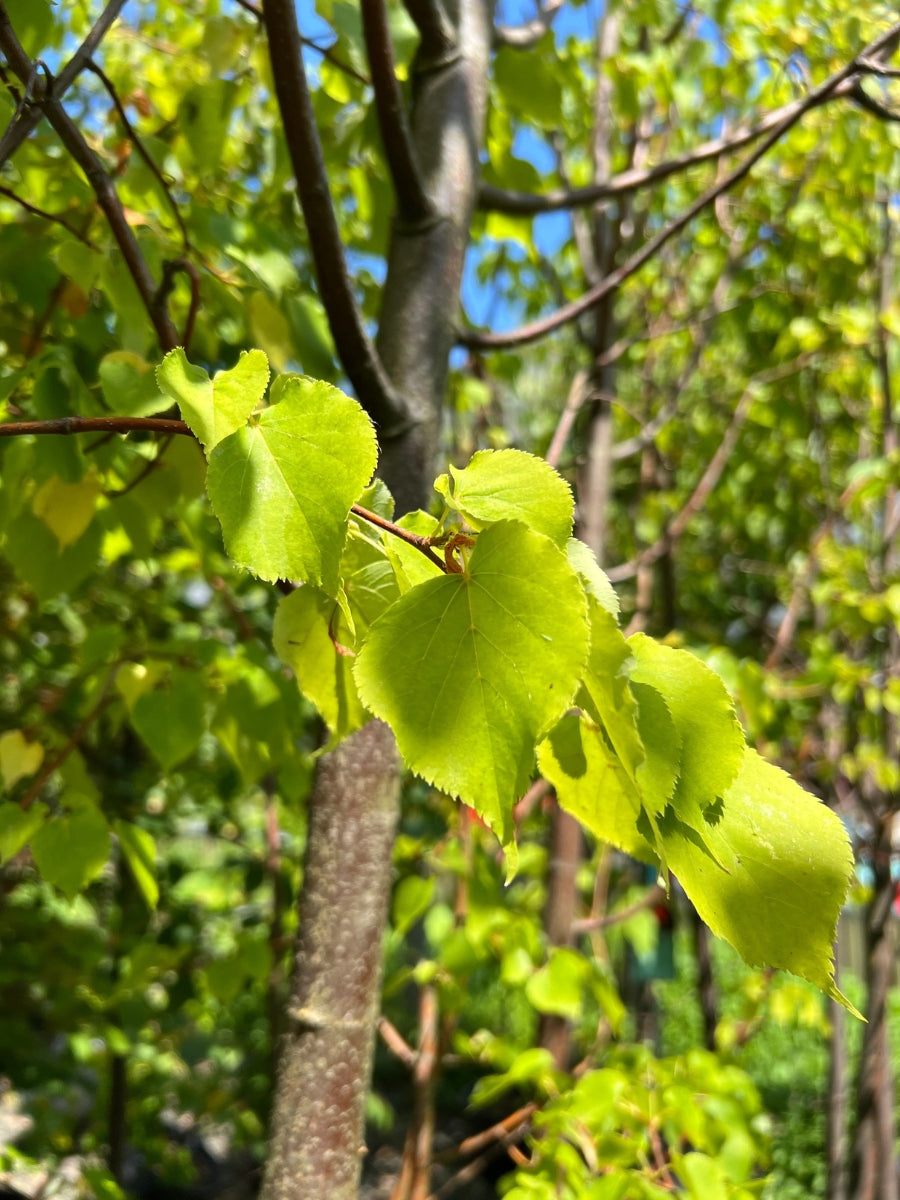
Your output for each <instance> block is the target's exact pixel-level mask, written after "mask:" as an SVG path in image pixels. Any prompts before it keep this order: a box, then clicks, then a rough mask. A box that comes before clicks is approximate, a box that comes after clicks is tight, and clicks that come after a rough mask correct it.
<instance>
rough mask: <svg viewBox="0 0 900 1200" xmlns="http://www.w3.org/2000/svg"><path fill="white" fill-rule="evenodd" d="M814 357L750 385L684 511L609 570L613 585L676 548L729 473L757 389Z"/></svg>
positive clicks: (782, 366) (805, 356)
mask: <svg viewBox="0 0 900 1200" xmlns="http://www.w3.org/2000/svg"><path fill="white" fill-rule="evenodd" d="M811 358H812V354H811V353H804V354H800V355H798V356H797V358H795V359H793V360H792V361H791V362H789V363H782V364H780V365H779V366H777V367H773V368H772V369H771V370H770V371H763V372H761V373H760V374H759V375H757V376H756V377H755V378H754V379H752V380H751V381H750V383H748V384H747V386H746V388H744V391H743V394H742V396H741V398H740V400H739V401H738V403H737V407H736V408H735V410H734V413H733V414H732V417H731V421H730V422H729V425H728V428H727V429H726V430H725V434H724V436H723V438H722V440H721V442H720V443H719V445H718V446H717V448H716V452H715V454H713V456H712V458H711V459H710V460H709V462H708V463H707V465H706V470H705V471H704V472H703V474H702V475H701V477H700V481H699V483H698V484H697V486H696V487H695V488H694V490H693V492H691V494H690V496H689V497H688V499H687V501H686V502H685V504H684V506H683V507H682V508H681V510H680V512H678V513H677V514H676V515H675V516H674V517H673V518H672V520H671V521H670V522H669V524H668V525H667V526H666V530H665V532H664V533H663V534H662V536H661V537H658V538H657V539H656V541H655V542H654V543H653V544H652V545H651V546H648V547H647V548H646V549H645V550H642V551H641V553H640V554H639V555H638V556H637V558H635V559H633V560H632V561H631V562H627V563H622V564H621V565H620V566H618V567H610V568H608V569H607V572H606V574H607V575H608V576H609V579H610V582H612V583H621V581H622V580H623V579H631V578H633V577H634V576H635V575H636V574H637V573H638V571H639V570H640V568H641V567H646V566H650V565H651V564H652V563H655V562H656V561H657V560H658V559H660V558H662V556H663V555H664V554H667V553H668V552H669V551H670V550H671V549H672V546H673V544H674V543H675V542H676V541H677V540H678V539H679V538H680V537H681V535H682V534H683V533H684V531H685V530H686V529H687V527H688V525H689V524H690V522H691V520H692V519H693V518H694V517H695V516H696V515H697V513H698V512H699V511H700V510H701V508H702V507H703V505H704V504H705V503H706V501H707V500H708V499H709V495H710V493H711V492H712V490H713V488H714V487H715V486H716V484H717V483H718V482H719V480H720V479H721V477H722V472H723V471H724V470H725V466H726V464H727V462H728V459H729V458H730V457H731V452H732V450H734V447H735V445H736V444H737V440H738V436H739V434H740V432H741V428H742V427H743V424H744V421H746V419H747V416H748V414H749V412H750V405H751V404H752V402H753V400H755V399H756V389H757V387H759V386H761V385H764V384H768V383H775V382H777V381H778V380H779V379H784V378H786V377H787V376H788V375H794V374H796V373H797V371H801V370H802V369H803V368H804V367H805V366H806V365H807V364H808V363H809V361H810V359H811Z"/></svg>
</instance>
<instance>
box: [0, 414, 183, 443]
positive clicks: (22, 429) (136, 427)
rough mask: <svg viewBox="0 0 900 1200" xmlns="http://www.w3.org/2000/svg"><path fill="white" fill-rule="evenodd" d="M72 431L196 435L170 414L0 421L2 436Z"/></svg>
mask: <svg viewBox="0 0 900 1200" xmlns="http://www.w3.org/2000/svg"><path fill="white" fill-rule="evenodd" d="M73 433H184V434H188V435H189V436H193V435H192V434H191V431H190V429H188V427H187V425H186V424H185V423H184V421H175V420H172V419H171V418H169V417H54V418H53V420H50V421H7V422H5V423H0V438H3V437H25V436H26V435H32V436H40V435H43V434H59V435H67V434H73Z"/></svg>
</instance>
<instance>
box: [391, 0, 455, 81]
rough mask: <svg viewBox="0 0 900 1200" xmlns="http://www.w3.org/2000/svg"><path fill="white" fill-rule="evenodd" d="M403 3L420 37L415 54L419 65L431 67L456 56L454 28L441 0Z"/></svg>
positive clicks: (405, 0) (413, 0)
mask: <svg viewBox="0 0 900 1200" xmlns="http://www.w3.org/2000/svg"><path fill="white" fill-rule="evenodd" d="M404 4H405V6H406V11H407V12H408V13H409V15H410V17H411V18H412V21H413V24H414V25H415V27H416V29H418V31H419V37H420V38H421V39H422V40H421V42H420V44H419V53H418V55H417V56H416V57H417V59H418V62H419V65H426V66H427V67H429V68H432V67H436V66H439V65H441V64H442V63H448V62H451V61H452V60H453V59H454V58H456V56H457V54H458V52H459V46H458V43H457V37H456V28H455V26H454V25H453V22H452V21H451V20H450V18H449V17H448V15H447V13H446V11H445V9H444V6H443V4H442V3H441V0H404Z"/></svg>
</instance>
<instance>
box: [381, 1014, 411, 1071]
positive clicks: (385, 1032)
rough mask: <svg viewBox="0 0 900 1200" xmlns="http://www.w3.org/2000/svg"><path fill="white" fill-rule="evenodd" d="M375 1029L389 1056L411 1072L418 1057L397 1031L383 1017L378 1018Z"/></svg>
mask: <svg viewBox="0 0 900 1200" xmlns="http://www.w3.org/2000/svg"><path fill="white" fill-rule="evenodd" d="M375 1028H376V1029H377V1030H378V1033H379V1035H380V1036H381V1040H382V1041H383V1042H384V1044H385V1045H386V1046H387V1048H388V1050H390V1052H391V1054H393V1055H394V1057H395V1058H398V1059H399V1060H400V1062H402V1063H403V1065H404V1066H405V1067H409V1069H410V1070H411V1071H412V1070H413V1069H414V1068H415V1065H416V1059H417V1057H418V1056H417V1055H416V1052H415V1050H413V1048H412V1046H410V1044H409V1042H408V1041H407V1040H406V1038H405V1037H404V1036H403V1034H402V1033H401V1032H400V1031H399V1029H397V1027H396V1026H395V1025H393V1024H391V1022H390V1021H389V1020H388V1019H387V1017H384V1016H381V1017H379V1018H378V1020H377V1022H376V1023H375Z"/></svg>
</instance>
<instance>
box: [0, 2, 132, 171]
mask: <svg viewBox="0 0 900 1200" xmlns="http://www.w3.org/2000/svg"><path fill="white" fill-rule="evenodd" d="M124 5H125V0H110V3H109V4H107V6H106V8H105V9H104V10H103V12H102V13H101V14H100V16H99V17H98V18H97V21H96V24H95V25H94V26H93V27H92V28H91V30H90V31H89V33H88V35H87V37H86V38H85V39H84V41H83V42H82V43H81V45H80V46H79V47H78V49H77V50H76V51H75V53H74V54H73V55H72V57H71V58H70V59H69V61H68V62H67V63H66V65H65V66H64V67H63V69H62V70H61V71H60V73H59V74H58V75H57V76H56V77H55V78H54V80H53V95H54V96H55V97H56V99H57V100H61V99H62V97H63V95H64V93H65V92H66V91H67V90H68V88H69V87H70V85H71V84H72V82H73V80H74V79H75V77H76V76H77V75H78V74H80V72H81V71H83V70H84V68H85V67H86V66H87V65H88V63H89V62H90V60H91V58H92V56H93V54H94V52H95V51H96V49H97V47H98V46H99V45H100V43H101V41H102V40H103V38H104V37H105V36H106V33H107V31H108V30H109V28H110V26H111V25H112V24H113V22H114V21H115V20H116V18H117V17H118V15H119V13H120V12H121V11H122V8H123V7H124ZM7 30H8V31H9V32H10V33H12V32H13V30H12V23H11V22H10V19H9V13H8V12H7V11H6V6H5V5H4V4H2V3H0V34H2V33H5V32H6V31H7ZM13 36H15V35H14V34H13ZM10 65H12V63H10ZM14 69H15V68H14ZM16 74H18V72H16ZM43 115H44V114H43V112H42V111H41V108H40V106H35V107H33V108H28V109H26V110H25V111H24V112H23V113H22V115H21V116H20V117H19V119H18V120H17V121H16V120H14V121H12V122H11V123H10V125H9V128H8V129H7V130H6V131H5V132H4V134H3V137H2V138H0V167H2V166H3V164H4V163H5V162H6V161H7V159H9V158H11V157H12V155H13V154H15V152H16V151H17V150H18V148H19V147H20V146H21V145H22V143H23V142H24V141H25V139H26V138H27V137H28V136H29V134H30V133H31V132H32V130H34V129H36V128H37V126H38V125H39V124H40V120H41V117H42V116H43Z"/></svg>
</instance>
